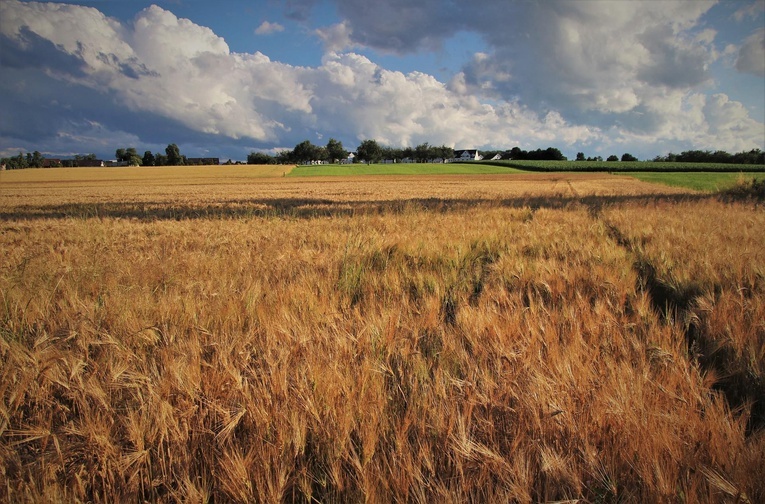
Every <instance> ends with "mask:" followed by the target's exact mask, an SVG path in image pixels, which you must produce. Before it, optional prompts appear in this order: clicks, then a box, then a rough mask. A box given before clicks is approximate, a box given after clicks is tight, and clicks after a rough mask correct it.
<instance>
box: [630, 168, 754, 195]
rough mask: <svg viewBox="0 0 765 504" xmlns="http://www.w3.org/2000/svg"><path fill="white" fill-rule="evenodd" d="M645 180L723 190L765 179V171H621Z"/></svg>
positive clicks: (708, 189) (700, 189)
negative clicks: (738, 184)
mask: <svg viewBox="0 0 765 504" xmlns="http://www.w3.org/2000/svg"><path fill="white" fill-rule="evenodd" d="M619 175H628V176H630V177H634V178H636V179H638V180H642V181H643V182H652V183H655V184H664V185H668V186H675V187H687V188H689V189H694V190H696V191H707V192H713V191H723V190H725V189H730V188H731V187H733V186H735V185H736V184H737V183H743V182H749V181H751V180H752V179H757V180H765V173H725V172H717V173H715V172H664V173H659V172H619Z"/></svg>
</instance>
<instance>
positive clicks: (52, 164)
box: [42, 158, 62, 168]
mask: <svg viewBox="0 0 765 504" xmlns="http://www.w3.org/2000/svg"><path fill="white" fill-rule="evenodd" d="M61 166H62V164H61V160H60V159H56V158H45V159H43V162H42V167H43V168H59V167H61Z"/></svg>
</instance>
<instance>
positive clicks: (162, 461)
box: [0, 167, 765, 502]
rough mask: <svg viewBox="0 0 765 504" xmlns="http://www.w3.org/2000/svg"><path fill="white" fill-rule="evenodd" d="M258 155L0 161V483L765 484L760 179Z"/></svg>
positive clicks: (611, 490)
mask: <svg viewBox="0 0 765 504" xmlns="http://www.w3.org/2000/svg"><path fill="white" fill-rule="evenodd" d="M246 168H247V167H232V168H225V167H220V168H218V167H216V168H209V169H206V170H205V169H195V170H197V171H193V172H186V171H185V169H178V168H175V169H167V170H166V171H163V172H162V173H163V176H162V177H157V176H154V177H153V178H152V177H151V176H149V175H148V174H147V173H146V172H143V171H141V169H133V170H124V171H120V172H115V171H111V169H109V170H92V171H79V172H69V171H66V170H62V171H58V170H37V171H31V170H25V171H23V172H19V173H9V172H5V173H2V174H0V257H2V258H3V259H2V262H0V293H2V294H1V295H2V298H1V299H0V361H1V362H2V366H1V367H0V471H2V474H3V480H4V481H5V482H6V483H5V484H4V485H2V486H0V500H2V501H11V502H41V501H46V502H51V501H52V502H56V501H66V502H69V501H139V500H148V501H159V502H178V501H181V502H187V501H202V502H211V501H216V502H220V501H234V502H257V501H260V502H274V501H286V502H310V501H319V502H338V501H340V502H358V501H364V500H366V501H370V502H397V501H415V502H433V501H447V502H464V501H477V502H508V501H510V502H541V501H561V500H574V501H576V500H580V501H583V502H617V501H618V502H657V501H677V502H727V501H739V502H762V501H763V500H765V483H764V482H763V481H762V478H761V467H762V465H763V462H764V461H765V432H764V431H763V429H764V428H765V407H764V406H763V404H764V403H763V401H764V399H763V398H765V385H764V383H765V368H763V362H765V326H764V325H763V320H765V237H764V236H763V233H762V232H761V230H762V229H763V228H765V212H763V211H762V208H761V206H758V204H757V203H756V202H752V201H750V200H741V201H728V202H724V201H722V200H720V199H718V198H717V197H715V196H714V195H710V194H706V193H698V192H694V191H690V190H687V189H683V188H679V187H669V186H664V185H655V184H650V183H647V182H643V181H639V180H636V179H634V178H630V177H624V176H617V175H609V174H602V173H564V174H544V173H533V174H528V173H503V174H496V173H493V174H471V175H456V174H453V175H427V174H418V175H409V176H399V175H369V176H362V177H354V178H351V177H342V176H325V177H294V176H287V177H284V176H283V175H284V172H279V171H274V172H267V171H266V170H269V168H265V167H264V168H262V170H263V171H258V170H261V168H255V169H254V170H255V171H247V170H246ZM293 174H294V172H293Z"/></svg>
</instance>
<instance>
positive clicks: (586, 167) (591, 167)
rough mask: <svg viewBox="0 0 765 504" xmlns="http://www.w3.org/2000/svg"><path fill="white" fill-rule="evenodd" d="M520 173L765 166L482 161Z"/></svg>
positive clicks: (751, 168)
mask: <svg viewBox="0 0 765 504" xmlns="http://www.w3.org/2000/svg"><path fill="white" fill-rule="evenodd" d="M480 164H486V165H496V166H503V165H504V166H510V167H512V168H517V169H519V170H529V171H541V172H557V171H573V172H730V173H739V172H765V165H755V164H730V163H678V162H655V161H527V160H507V161H481V162H480Z"/></svg>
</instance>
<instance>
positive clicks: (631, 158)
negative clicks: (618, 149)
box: [622, 152, 638, 161]
mask: <svg viewBox="0 0 765 504" xmlns="http://www.w3.org/2000/svg"><path fill="white" fill-rule="evenodd" d="M637 160H638V158H636V157H635V156H633V155H632V154H630V153H629V152H625V153H624V154H622V161H637Z"/></svg>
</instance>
